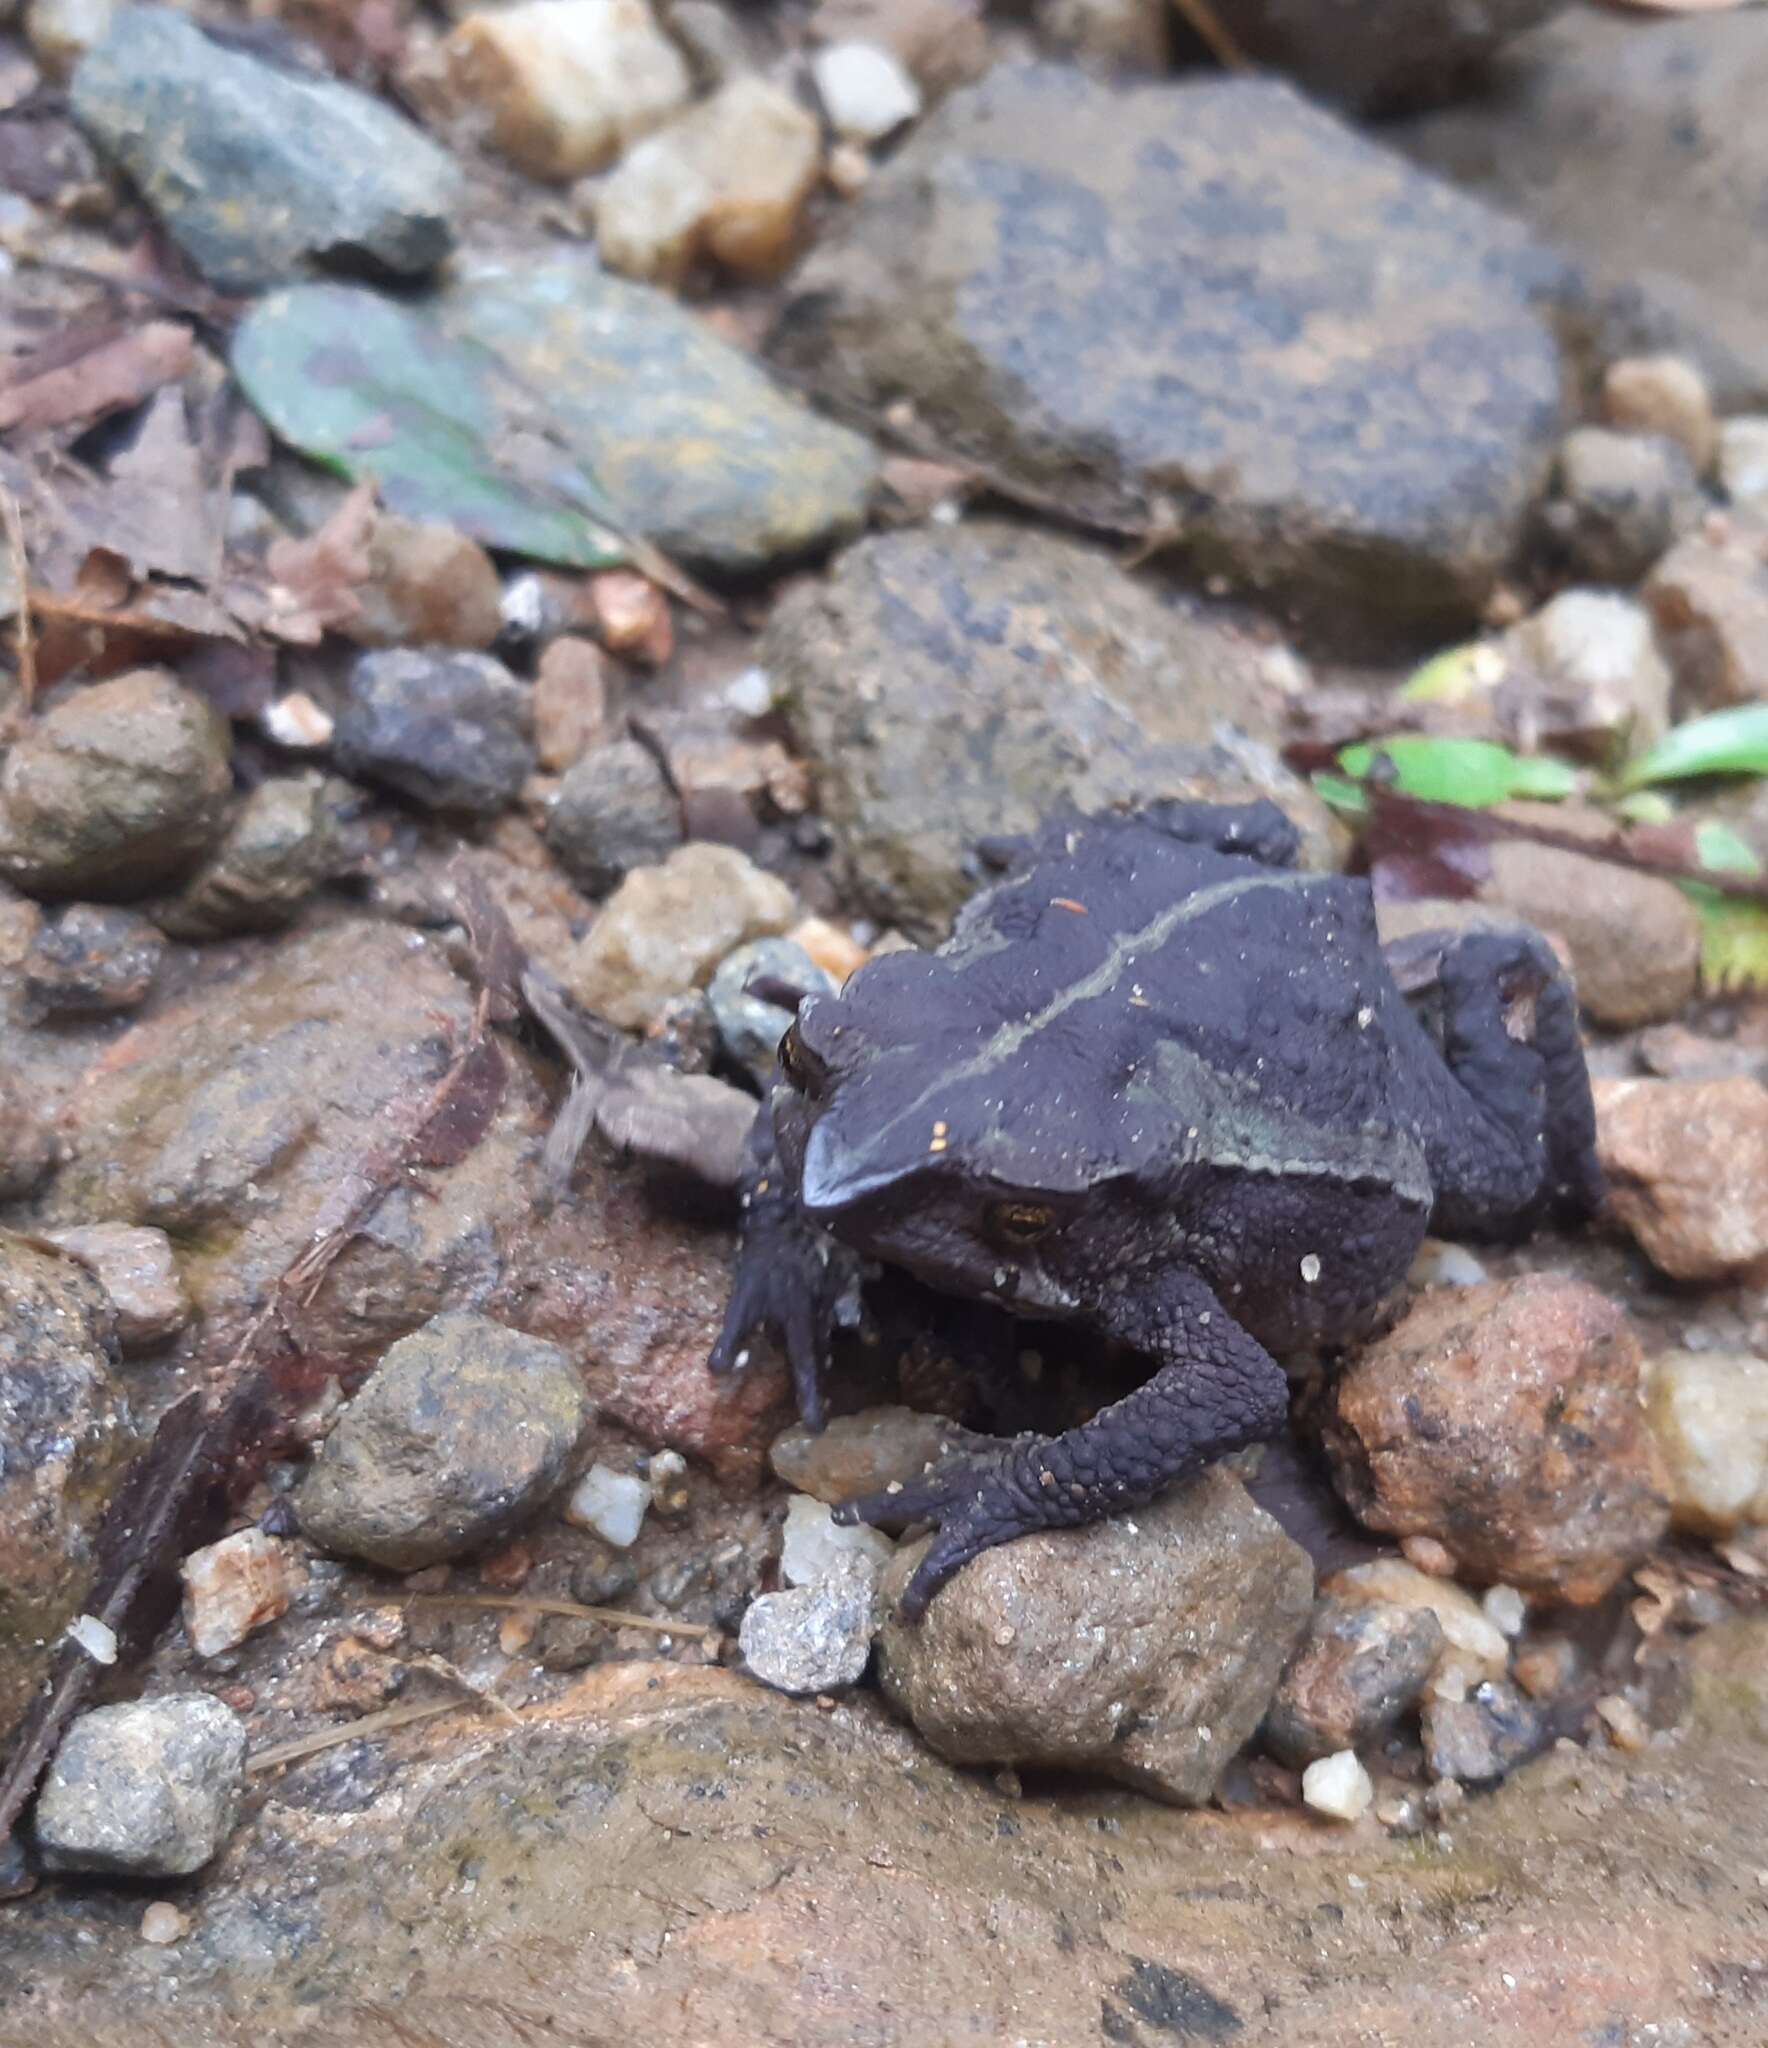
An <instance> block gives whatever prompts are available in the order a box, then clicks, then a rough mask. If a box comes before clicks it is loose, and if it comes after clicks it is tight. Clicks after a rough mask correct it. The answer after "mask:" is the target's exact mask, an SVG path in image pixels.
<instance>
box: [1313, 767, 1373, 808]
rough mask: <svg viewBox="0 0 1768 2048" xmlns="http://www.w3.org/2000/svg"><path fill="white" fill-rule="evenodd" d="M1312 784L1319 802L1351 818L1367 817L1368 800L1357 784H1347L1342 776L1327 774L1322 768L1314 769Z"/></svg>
mask: <svg viewBox="0 0 1768 2048" xmlns="http://www.w3.org/2000/svg"><path fill="white" fill-rule="evenodd" d="M1313 784H1314V792H1315V794H1316V795H1317V796H1318V797H1319V798H1320V800H1321V802H1322V803H1328V804H1330V805H1331V806H1332V808H1333V809H1334V810H1335V811H1343V812H1344V813H1345V815H1346V816H1347V817H1352V818H1362V817H1366V816H1367V815H1368V811H1369V799H1368V796H1367V795H1366V794H1365V793H1364V791H1363V789H1362V787H1361V786H1360V785H1359V784H1357V783H1355V782H1347V781H1346V780H1345V779H1344V777H1343V776H1342V775H1332V774H1329V773H1328V772H1327V771H1326V770H1325V769H1324V768H1317V769H1315V771H1314V775H1313Z"/></svg>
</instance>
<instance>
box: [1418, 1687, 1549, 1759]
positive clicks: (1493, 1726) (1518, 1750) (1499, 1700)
mask: <svg viewBox="0 0 1768 2048" xmlns="http://www.w3.org/2000/svg"><path fill="white" fill-rule="evenodd" d="M1546 1742H1547V1727H1546V1723H1545V1721H1544V1720H1543V1718H1542V1715H1541V1712H1540V1710H1539V1709H1538V1708H1537V1707H1536V1706H1535V1705H1534V1704H1533V1703H1532V1702H1531V1701H1529V1700H1527V1699H1525V1698H1524V1697H1523V1695H1522V1694H1521V1693H1520V1692H1518V1691H1517V1689H1516V1687H1515V1686H1513V1685H1509V1684H1506V1683H1505V1681H1504V1680H1502V1679H1492V1680H1490V1681H1489V1682H1488V1683H1487V1684H1485V1685H1482V1686H1478V1687H1476V1688H1475V1690H1474V1692H1473V1693H1472V1694H1471V1696H1470V1697H1469V1698H1467V1699H1464V1700H1449V1699H1432V1700H1427V1701H1426V1702H1425V1706H1424V1758H1425V1762H1426V1763H1427V1764H1428V1766H1429V1768H1430V1774H1431V1776H1432V1777H1433V1778H1453V1779H1455V1780H1456V1781H1457V1782H1458V1783H1460V1784H1463V1785H1495V1784H1496V1783H1497V1782H1498V1780H1499V1779H1500V1778H1505V1777H1508V1776H1509V1774H1510V1773H1511V1772H1512V1771H1513V1770H1515V1769H1516V1767H1517V1765H1518V1764H1520V1763H1523V1762H1525V1761H1526V1760H1527V1759H1528V1758H1529V1757H1531V1756H1533V1755H1534V1754H1535V1752H1536V1751H1537V1750H1539V1749H1542V1748H1544V1747H1545V1746H1546Z"/></svg>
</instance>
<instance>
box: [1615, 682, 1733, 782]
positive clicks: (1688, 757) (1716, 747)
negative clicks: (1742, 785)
mask: <svg viewBox="0 0 1768 2048" xmlns="http://www.w3.org/2000/svg"><path fill="white" fill-rule="evenodd" d="M1688 775H1768V703H1762V704H1738V705H1735V706H1734V707H1733V708H1732V709H1731V710H1729V711H1714V712H1710V713H1709V714H1708V715H1707V716H1706V717H1705V718H1691V719H1689V720H1688V721H1687V723H1686V724H1683V725H1678V726H1674V727H1672V728H1671V730H1670V731H1669V732H1667V733H1665V735H1664V736H1663V738H1662V739H1661V740H1659V741H1658V743H1657V745H1656V746H1655V747H1652V748H1649V749H1648V750H1647V751H1646V752H1645V753H1643V754H1641V755H1640V757H1639V759H1638V760H1637V761H1630V762H1629V763H1628V764H1627V766H1626V768H1625V769H1624V770H1623V772H1622V775H1621V787H1622V788H1623V789H1638V788H1640V787H1641V786H1642V785H1643V784H1645V783H1648V782H1676V781H1680V780H1681V779H1682V778H1683V777H1684V776H1688Z"/></svg>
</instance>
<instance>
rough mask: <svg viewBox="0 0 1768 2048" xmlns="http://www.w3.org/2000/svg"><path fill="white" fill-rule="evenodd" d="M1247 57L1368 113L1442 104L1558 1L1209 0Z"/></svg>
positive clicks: (1554, 9)
mask: <svg viewBox="0 0 1768 2048" xmlns="http://www.w3.org/2000/svg"><path fill="white" fill-rule="evenodd" d="M1212 4H1213V6H1214V10H1215V13H1216V15H1217V17H1218V19H1219V20H1220V22H1221V24H1222V26H1223V28H1224V29H1226V30H1227V32H1228V33H1229V35H1231V36H1232V37H1233V39H1234V41H1235V43H1236V44H1237V45H1238V46H1239V48H1240V49H1241V50H1243V51H1244V52H1245V53H1246V55H1247V56H1249V57H1251V58H1252V59H1253V60H1254V62H1256V63H1258V64H1261V65H1264V66H1266V67H1267V68H1268V69H1270V70H1272V71H1281V72H1284V73H1286V74H1287V75H1288V76H1289V77H1291V78H1293V79H1294V80H1295V82H1296V83H1297V84H1298V85H1302V86H1305V87H1306V88H1307V90H1308V91H1309V92H1310V93H1313V94H1314V95H1316V96H1317V97H1319V98H1321V99H1325V100H1331V101H1334V102H1335V103H1336V104H1338V105H1340V106H1343V107H1348V108H1349V109H1351V110H1352V111H1353V112H1357V113H1368V112H1371V111H1375V110H1387V109H1390V108H1393V107H1395V106H1400V105H1406V106H1418V105H1421V104H1424V103H1427V102H1429V101H1433V100H1444V99H1448V98H1450V97H1451V96H1453V95H1455V94H1458V93H1459V92H1461V91H1462V90H1463V89H1464V88H1465V87H1467V86H1468V85H1470V84H1471V83H1473V82H1474V81H1475V80H1476V79H1477V78H1478V76H1479V74H1480V72H1481V71H1482V70H1483V69H1484V68H1485V66H1486V65H1487V63H1488V62H1489V61H1490V59H1491V58H1492V56H1493V55H1494V54H1495V53H1496V52H1497V51H1498V50H1499V49H1500V48H1501V47H1502V46H1503V45H1504V44H1505V43H1507V42H1509V41H1510V40H1511V39H1512V38H1513V37H1515V36H1518V35H1520V34H1522V33H1523V31H1524V30H1526V29H1531V28H1533V27H1534V26H1535V25H1536V24H1537V23H1538V22H1541V21H1544V20H1545V19H1546V18H1547V16H1548V15H1550V14H1553V13H1555V12H1557V11H1558V6H1559V0H1477V4H1476V5H1474V6H1471V7H1465V6H1457V5H1455V4H1454V0H1423V4H1419V0H1376V4H1374V5H1370V4H1369V0H1325V4H1324V5H1322V4H1321V0H1212Z"/></svg>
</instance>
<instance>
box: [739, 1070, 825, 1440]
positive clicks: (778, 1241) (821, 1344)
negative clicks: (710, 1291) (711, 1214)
mask: <svg viewBox="0 0 1768 2048" xmlns="http://www.w3.org/2000/svg"><path fill="white" fill-rule="evenodd" d="M750 1159H751V1164H750V1167H749V1170H748V1172H747V1173H746V1174H745V1175H744V1177H743V1181H742V1184H741V1196H742V1204H743V1224H742V1232H743V1235H742V1244H741V1247H740V1249H739V1251H738V1253H737V1270H736V1273H735V1275H734V1276H733V1278H732V1281H731V1298H730V1301H729V1303H728V1305H727V1306H726V1309H725V1312H724V1326H723V1328H722V1329H721V1330H720V1331H719V1333H718V1341H717V1342H716V1343H715V1344H714V1345H713V1347H712V1353H711V1356H710V1357H709V1358H708V1360H707V1364H708V1366H709V1367H710V1369H711V1370H712V1371H713V1372H715V1373H720V1374H722V1373H731V1372H738V1371H741V1369H742V1368H743V1367H744V1366H745V1365H747V1364H748V1362H749V1349H750V1346H751V1345H752V1344H753V1343H754V1341H755V1340H756V1339H757V1338H758V1337H768V1338H771V1339H772V1340H773V1341H774V1342H775V1343H777V1344H778V1345H779V1346H780V1348H781V1349H782V1350H783V1351H784V1352H785V1354H786V1363H787V1365H788V1366H789V1367H790V1368H791V1373H792V1386H793V1390H794V1392H795V1393H796V1395H797V1399H798V1413H799V1415H800V1416H801V1417H802V1418H803V1420H804V1423H805V1426H806V1427H807V1428H809V1429H821V1428H822V1426H823V1423H824V1421H825V1419H826V1409H825V1404H824V1400H823V1380H824V1376H825V1374H826V1373H827V1371H828V1364H829V1348H830V1344H831V1341H832V1339H833V1337H834V1332H835V1327H836V1325H837V1324H838V1323H840V1324H843V1325H845V1324H848V1323H852V1322H856V1321H857V1320H858V1315H859V1287H860V1277H861V1271H862V1264H861V1260H860V1258H859V1255H858V1253H856V1252H853V1251H850V1250H848V1248H847V1247H846V1246H845V1245H843V1244H840V1243H838V1242H837V1241H836V1240H835V1239H834V1238H832V1237H831V1236H830V1235H829V1234H828V1232H827V1231H824V1230H819V1229H818V1228H817V1227H816V1225H815V1224H813V1223H811V1222H809V1221H808V1220H807V1219H806V1217H805V1215H804V1212H803V1210H802V1209H801V1208H800V1207H799V1205H798V1200H797V1197H796V1195H795V1194H794V1193H793V1191H792V1189H791V1188H790V1187H789V1186H787V1184H786V1183H785V1181H784V1180H783V1179H782V1177H781V1174H780V1171H779V1166H778V1162H777V1160H776V1159H775V1157H774V1151H773V1137H772V1120H771V1118H770V1117H769V1116H768V1113H767V1111H766V1110H765V1109H763V1111H762V1112H761V1115H760V1116H759V1117H758V1118H757V1119H756V1133H755V1135H754V1137H753V1138H752V1139H751V1143H750Z"/></svg>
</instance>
